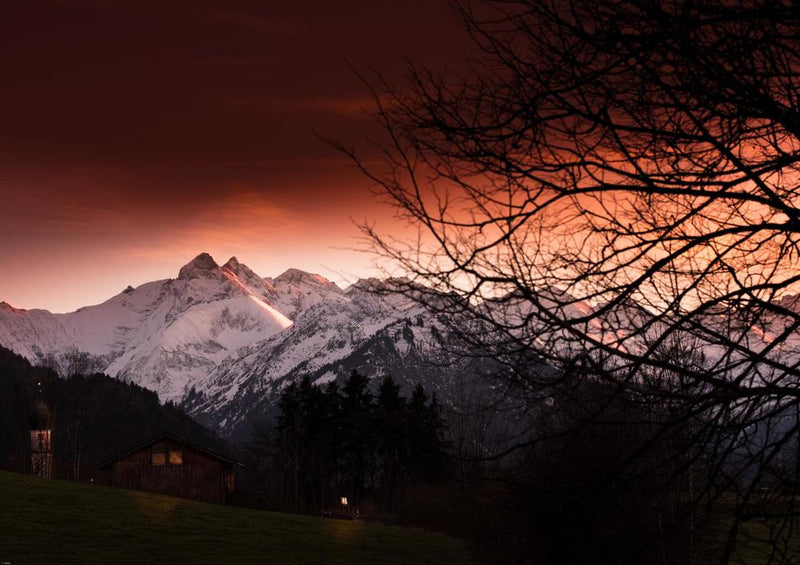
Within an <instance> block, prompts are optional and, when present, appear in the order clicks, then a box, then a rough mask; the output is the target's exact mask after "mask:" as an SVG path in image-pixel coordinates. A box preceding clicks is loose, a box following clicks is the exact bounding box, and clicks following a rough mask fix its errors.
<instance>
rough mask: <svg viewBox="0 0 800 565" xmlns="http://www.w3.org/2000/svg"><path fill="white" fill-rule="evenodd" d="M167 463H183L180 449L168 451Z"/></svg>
mask: <svg viewBox="0 0 800 565" xmlns="http://www.w3.org/2000/svg"><path fill="white" fill-rule="evenodd" d="M169 464H170V465H183V452H182V451H170V452H169Z"/></svg>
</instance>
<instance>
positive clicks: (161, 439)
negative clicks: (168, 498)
mask: <svg viewBox="0 0 800 565" xmlns="http://www.w3.org/2000/svg"><path fill="white" fill-rule="evenodd" d="M237 466H238V464H237V463H236V462H235V461H233V460H232V459H229V458H228V457H226V456H224V455H222V454H220V453H216V452H214V451H212V450H210V449H207V448H204V447H200V446H199V445H195V444H193V443H190V442H188V441H186V440H183V439H180V438H178V437H175V436H173V435H170V434H162V435H159V436H156V437H154V438H152V439H150V440H148V441H146V442H145V443H143V444H141V445H138V446H136V447H134V448H133V449H130V450H128V451H126V452H125V453H123V454H121V455H118V456H117V457H114V458H113V459H110V460H108V461H106V462H105V463H103V465H102V466H101V467H100V468H101V469H102V470H104V471H107V472H109V475H110V484H111V485H112V486H115V487H120V488H129V489H134V490H143V491H147V492H154V493H158V494H169V495H172V496H179V497H181V498H188V499H191V500H199V501H202V502H215V503H218V504H224V503H225V502H226V501H228V500H229V499H230V496H231V495H232V494H233V491H234V486H235V485H234V470H235V468H236V467H237Z"/></svg>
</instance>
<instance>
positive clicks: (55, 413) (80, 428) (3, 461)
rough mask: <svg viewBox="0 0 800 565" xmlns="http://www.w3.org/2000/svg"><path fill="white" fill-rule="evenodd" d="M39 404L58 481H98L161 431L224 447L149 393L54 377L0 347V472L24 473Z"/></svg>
mask: <svg viewBox="0 0 800 565" xmlns="http://www.w3.org/2000/svg"><path fill="white" fill-rule="evenodd" d="M39 383H41V385H40V384H39ZM40 400H42V401H44V404H45V405H46V406H47V409H48V411H49V412H50V418H51V429H52V451H53V476H54V477H56V478H62V479H68V480H76V481H81V482H89V481H92V480H95V481H97V480H98V476H99V474H98V468H99V466H100V465H101V464H102V463H103V462H105V461H106V460H108V459H110V458H111V457H114V456H115V455H118V454H119V453H120V452H122V451H125V450H126V449H128V448H131V447H134V446H136V445H138V444H140V443H142V442H144V441H146V440H147V439H149V438H150V437H153V436H155V435H158V434H160V433H165V432H169V433H172V434H174V435H177V436H179V437H183V438H186V439H188V440H190V441H194V442H196V443H199V444H201V445H204V446H208V447H211V448H214V449H217V450H221V451H225V450H226V449H227V447H226V445H225V444H224V443H223V442H222V440H220V439H219V438H218V437H217V436H215V435H214V434H213V433H212V432H211V431H209V430H207V429H206V428H204V427H202V426H201V425H200V424H198V423H196V422H195V421H193V420H192V419H191V418H189V417H188V416H186V415H185V414H184V413H183V412H182V411H181V410H180V409H178V408H177V407H176V406H174V405H172V404H171V403H167V404H161V403H160V402H159V400H158V396H157V395H156V393H154V392H152V391H149V390H147V389H144V388H142V387H140V386H138V385H135V384H132V383H126V382H122V381H119V380H117V379H113V378H111V377H109V376H107V375H103V374H98V373H95V374H92V375H78V374H73V375H72V376H69V377H67V378H60V377H59V376H58V375H57V374H56V373H55V372H54V371H53V370H52V369H49V368H45V367H33V366H32V365H31V364H30V363H29V362H28V361H27V360H26V359H24V358H23V357H21V356H19V355H17V354H15V353H13V352H11V351H9V350H8V349H5V348H2V347H0V468H2V469H6V470H11V471H17V472H22V473H27V472H29V471H30V464H31V457H30V424H31V417H32V412H34V411H35V406H36V404H37V403H38V402H39V401H40Z"/></svg>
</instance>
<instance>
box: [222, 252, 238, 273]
mask: <svg viewBox="0 0 800 565" xmlns="http://www.w3.org/2000/svg"><path fill="white" fill-rule="evenodd" d="M240 266H241V263H239V260H238V259H237V258H236V256H233V257H231V258H230V259H228V262H227V263H225V264H224V265H222V268H223V269H230V270H231V271H233V272H236V270H237V269H238V268H239V267H240Z"/></svg>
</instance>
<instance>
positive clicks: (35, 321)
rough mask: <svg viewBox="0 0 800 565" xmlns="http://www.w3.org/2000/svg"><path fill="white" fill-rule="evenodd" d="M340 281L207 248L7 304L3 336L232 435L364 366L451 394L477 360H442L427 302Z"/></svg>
mask: <svg viewBox="0 0 800 565" xmlns="http://www.w3.org/2000/svg"><path fill="white" fill-rule="evenodd" d="M392 284H393V283H392V281H391V280H388V281H379V280H376V279H371V280H361V281H358V282H357V283H356V284H354V285H352V286H350V287H348V288H346V289H341V288H339V287H338V286H337V285H336V284H334V283H332V282H330V281H328V280H327V279H325V278H323V277H321V276H319V275H315V274H311V273H306V272H303V271H300V270H297V269H290V270H288V271H286V272H285V273H283V274H282V275H280V276H278V277H276V278H274V279H272V278H263V277H261V276H259V275H257V274H256V273H254V272H253V271H252V270H251V269H249V268H248V267H247V266H246V265H244V264H242V263H240V262H239V261H238V260H237V259H236V258H235V257H232V258H231V259H230V260H228V262H227V263H225V264H224V265H222V266H220V265H218V264H217V263H216V262H215V261H214V259H213V258H212V257H211V256H210V255H208V254H206V253H202V254H200V255H198V256H197V257H196V258H195V259H193V260H192V261H191V262H190V263H188V264H187V265H185V266H184V267H183V268H181V269H180V271H179V273H178V278H176V279H167V280H161V281H155V282H151V283H146V284H143V285H141V286H139V287H137V288H132V287H128V288H127V289H125V290H124V291H123V292H122V293H120V294H118V295H117V296H114V297H113V298H111V299H109V300H107V301H106V302H103V303H102V304H98V305H96V306H87V307H84V308H80V309H78V310H77V311H75V312H72V313H68V314H52V313H50V312H48V311H46V310H21V309H17V308H13V307H12V306H10V305H8V304H6V303H5V302H0V345H3V346H5V347H7V348H9V349H11V350H13V351H15V352H17V353H19V354H20V355H22V356H24V357H26V358H27V359H29V360H30V361H31V362H33V363H34V364H43V365H48V366H51V367H54V368H55V369H57V370H59V372H61V374H62V375H65V376H66V375H67V374H69V373H71V372H73V371H80V372H87V371H100V372H104V373H107V374H109V375H111V376H113V377H116V378H118V379H121V380H125V381H129V382H134V383H136V384H138V385H140V386H143V387H146V388H148V389H151V390H153V391H155V392H157V393H158V395H159V397H160V398H161V400H162V401H172V402H174V403H176V404H179V405H181V406H183V407H184V408H185V409H186V410H187V411H188V412H189V413H190V414H191V415H192V416H194V417H195V418H197V419H199V420H200V421H202V422H204V423H206V424H208V425H210V426H211V427H213V428H215V429H217V430H218V431H220V432H221V433H223V434H225V435H229V436H230V435H234V436H237V435H242V434H243V433H245V432H244V428H245V427H246V426H248V425H249V424H250V422H252V421H253V420H255V419H258V418H262V417H266V416H268V415H269V414H270V410H271V409H272V407H273V406H274V402H275V400H276V398H277V396H278V395H279V393H280V390H281V389H282V387H284V386H285V385H286V384H287V383H288V382H290V381H291V380H295V379H299V378H302V377H304V376H308V377H310V378H311V380H312V381H313V382H315V383H326V382H329V381H331V380H335V379H337V378H341V377H344V376H346V375H347V374H349V373H350V371H352V370H353V369H358V370H360V371H361V372H363V373H364V374H366V375H367V376H369V377H371V378H381V377H383V376H384V375H387V374H391V375H392V376H393V377H394V378H395V379H396V380H397V381H399V382H400V383H401V384H403V385H405V386H411V385H413V384H415V383H416V382H422V383H423V384H424V385H425V386H426V387H427V388H428V389H429V390H433V391H439V392H440V394H448V392H447V389H448V387H450V385H451V384H452V382H453V379H454V378H455V376H457V375H463V374H464V372H465V367H466V365H468V364H469V363H470V361H469V360H464V359H443V358H442V356H443V355H444V354H443V353H442V350H441V348H440V347H438V345H439V344H440V343H441V342H442V340H444V339H446V336H444V335H443V334H444V333H445V330H444V326H443V325H441V324H439V323H438V321H437V319H436V317H435V316H434V315H432V314H431V313H430V312H428V311H427V310H426V308H424V307H423V306H421V305H420V304H418V303H416V302H414V301H413V300H410V299H408V298H404V297H402V296H400V295H396V294H387V293H376V292H372V291H374V290H375V289H376V288H377V289H380V288H388V287H390V286H391V285H392Z"/></svg>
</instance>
